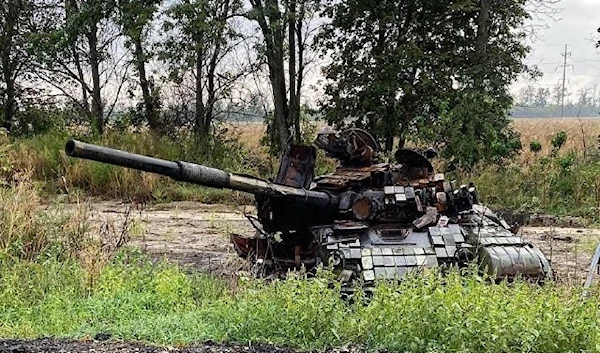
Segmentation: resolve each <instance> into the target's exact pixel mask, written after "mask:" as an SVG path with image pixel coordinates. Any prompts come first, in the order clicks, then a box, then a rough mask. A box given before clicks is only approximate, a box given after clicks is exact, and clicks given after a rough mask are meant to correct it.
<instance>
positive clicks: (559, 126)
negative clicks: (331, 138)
mask: <svg viewBox="0 0 600 353" xmlns="http://www.w3.org/2000/svg"><path fill="white" fill-rule="evenodd" d="M318 124H322V123H318ZM513 126H514V128H515V130H516V131H517V132H519V133H520V134H521V142H522V143H523V150H524V152H525V153H524V154H525V155H528V154H529V153H528V152H529V143H530V142H531V141H539V142H540V143H541V144H542V152H541V154H542V155H546V154H548V153H549V152H550V150H551V144H550V141H551V140H552V138H553V137H554V136H555V135H556V134H557V133H558V132H560V131H565V132H566V133H567V135H568V139H567V142H566V143H565V145H564V146H563V148H562V151H564V152H566V151H583V150H584V149H586V148H594V147H596V145H597V138H598V136H599V135H600V118H598V119H595V118H581V119H577V118H545V119H514V120H513ZM228 128H229V129H230V130H231V131H232V132H234V133H235V134H237V135H238V136H239V137H240V141H241V143H242V144H243V145H244V146H245V147H247V148H250V149H258V150H261V149H264V147H263V146H262V145H261V143H260V140H261V138H262V137H263V136H264V134H265V132H266V127H265V125H264V124H263V123H234V124H231V125H230V126H228Z"/></svg>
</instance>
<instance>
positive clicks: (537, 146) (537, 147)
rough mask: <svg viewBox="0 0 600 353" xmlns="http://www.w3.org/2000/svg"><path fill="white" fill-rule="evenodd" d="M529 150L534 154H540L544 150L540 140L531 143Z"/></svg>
mask: <svg viewBox="0 0 600 353" xmlns="http://www.w3.org/2000/svg"><path fill="white" fill-rule="evenodd" d="M529 150H530V151H531V152H533V153H536V154H537V153H539V152H540V151H541V150H542V143H541V142H540V141H538V140H535V141H531V142H530V143H529Z"/></svg>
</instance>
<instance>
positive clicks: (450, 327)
mask: <svg viewBox="0 0 600 353" xmlns="http://www.w3.org/2000/svg"><path fill="white" fill-rule="evenodd" d="M82 275H83V273H82V269H81V268H80V267H79V266H78V265H77V264H75V263H69V262H67V263H58V262H53V261H48V262H45V263H44V264H43V265H42V264H35V263H26V262H14V261H13V262H11V261H5V260H2V261H0V295H2V297H3V298H5V299H4V300H2V302H0V336H2V337H40V336H57V337H74V338H77V337H83V336H93V335H95V334H96V333H99V332H103V333H109V334H111V335H113V337H115V338H122V339H126V340H141V341H146V342H154V343H159V344H169V345H173V344H190V343H198V342H202V341H204V340H207V339H211V340H215V341H233V342H240V343H249V342H251V343H272V344H277V345H285V346H291V347H295V348H301V349H304V350H315V349H319V350H321V349H326V348H328V347H339V346H344V345H347V344H358V345H362V346H365V347H366V348H369V349H373V350H375V349H386V350H390V351H397V352H484V351H485V352H506V353H508V352H522V351H528V352H546V353H551V352H566V351H568V352H575V351H584V352H592V351H597V349H598V347H599V344H600V331H599V328H598V326H597V319H598V316H599V315H600V309H599V308H598V305H597V300H598V299H599V298H597V297H595V296H592V297H591V298H588V299H582V298H581V296H580V293H579V292H578V291H575V290H569V289H566V288H559V287H555V286H553V285H552V284H550V285H546V286H544V287H540V286H537V285H530V284H527V283H522V282H520V281H517V282H516V283H513V284H511V285H507V284H500V285H491V284H489V283H487V282H486V281H485V280H484V279H482V278H479V277H477V276H476V275H469V276H466V277H461V276H460V275H459V274H458V273H457V272H452V273H450V274H449V275H448V276H441V275H440V274H439V273H437V272H435V271H431V272H427V273H425V274H424V275H422V276H409V277H408V278H406V280H404V281H403V282H402V283H400V284H392V283H387V282H382V283H380V284H379V285H378V286H377V289H376V293H375V295H374V297H373V298H372V300H371V301H370V303H369V304H367V305H365V304H363V302H362V300H358V301H356V302H355V303H348V302H344V301H343V300H341V299H340V297H339V292H338V288H337V286H331V285H330V283H331V276H330V275H329V274H327V273H322V274H320V275H319V276H318V277H317V278H315V279H311V280H306V279H305V278H304V276H302V275H294V274H292V275H290V277H289V279H287V280H285V281H281V280H279V281H274V282H271V283H265V282H261V281H258V280H254V279H242V280H241V281H240V282H239V283H238V284H237V286H236V288H235V291H231V290H228V288H227V287H226V286H225V283H224V282H223V281H222V280H219V279H215V278H211V277H207V276H189V275H186V274H184V272H182V271H181V269H180V268H178V267H177V266H175V265H170V264H167V263H158V264H152V263H151V262H150V261H148V259H146V258H144V257H142V256H140V255H139V254H136V253H135V252H131V251H125V252H123V253H121V254H120V255H119V257H118V258H116V259H115V260H114V261H113V263H112V264H110V265H109V266H107V267H106V268H105V269H104V270H103V271H102V273H101V274H100V278H101V280H100V281H99V282H98V285H97V286H95V287H92V288H90V287H86V285H85V282H84V281H82V280H81V278H82ZM360 295H361V294H360V292H359V293H358V296H359V299H360Z"/></svg>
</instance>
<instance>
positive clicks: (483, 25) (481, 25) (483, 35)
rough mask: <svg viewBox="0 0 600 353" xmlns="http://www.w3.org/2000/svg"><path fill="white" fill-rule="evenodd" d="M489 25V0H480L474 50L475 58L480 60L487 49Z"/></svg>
mask: <svg viewBox="0 0 600 353" xmlns="http://www.w3.org/2000/svg"><path fill="white" fill-rule="evenodd" d="M489 26H490V0H481V2H480V6H479V16H477V39H476V41H475V51H476V53H477V59H478V60H482V59H484V56H485V54H486V51H487V43H488V40H489Z"/></svg>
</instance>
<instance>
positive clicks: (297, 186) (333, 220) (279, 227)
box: [66, 129, 600, 288]
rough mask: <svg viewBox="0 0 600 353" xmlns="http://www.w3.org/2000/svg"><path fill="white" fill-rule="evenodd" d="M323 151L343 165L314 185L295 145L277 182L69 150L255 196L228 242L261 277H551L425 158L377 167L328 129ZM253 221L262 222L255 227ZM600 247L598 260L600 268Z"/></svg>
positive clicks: (305, 150)
mask: <svg viewBox="0 0 600 353" xmlns="http://www.w3.org/2000/svg"><path fill="white" fill-rule="evenodd" d="M317 145H318V146H321V147H323V148H324V149H325V150H326V152H327V153H328V154H330V155H332V156H335V157H337V158H340V166H339V167H338V168H337V169H336V170H335V171H334V172H333V173H331V174H327V175H324V176H320V177H317V178H315V177H314V168H315V149H314V147H309V146H290V148H288V149H287V150H286V152H285V154H284V156H283V157H282V159H281V164H280V168H279V172H278V174H277V177H276V178H275V180H274V181H273V182H271V181H267V180H260V179H256V178H252V177H249V176H245V175H238V174H231V173H227V172H225V171H222V170H219V169H216V168H211V167H207V166H202V165H198V164H193V163H188V162H182V161H172V162H171V161H164V160H161V159H157V158H153V157H146V156H140V155H136V154H132V153H128V152H125V151H119V150H114V149H109V148H104V147H100V146H94V145H90V144H85V143H82V142H79V141H69V142H68V143H67V146H66V152H67V154H68V155H69V156H73V157H80V158H86V159H92V160H96V161H100V162H104V163H110V164H115V165H119V166H124V167H128V168H133V169H138V170H141V171H147V172H152V173H157V174H162V175H166V176H169V177H171V178H173V179H175V180H178V181H184V182H190V183H195V184H198V185H204V186H209V187H214V188H228V189H233V190H239V191H244V192H248V193H251V194H254V195H255V199H256V205H257V216H256V217H249V219H250V221H251V222H252V224H253V226H254V227H255V228H256V229H257V235H256V237H255V238H244V237H241V236H238V235H231V242H232V243H233V247H234V249H235V251H236V252H237V253H238V255H239V256H241V257H243V258H246V259H248V260H249V261H252V262H253V263H254V264H255V265H257V266H256V267H257V268H260V270H259V272H260V274H261V275H266V276H277V275H283V274H285V273H287V271H289V270H293V269H299V268H301V267H305V268H306V270H307V271H308V272H309V273H311V272H314V271H316V270H315V269H316V267H317V266H318V265H320V264H323V265H330V264H331V265H332V266H333V270H334V271H335V272H336V273H337V274H338V275H339V278H340V279H341V280H342V281H343V282H344V288H352V286H354V285H355V284H357V283H367V284H370V283H371V282H372V281H374V280H376V279H381V278H387V279H396V278H401V277H402V276H404V275H405V274H406V273H409V272H412V271H419V270H422V269H423V268H429V267H435V266H441V265H443V266H451V265H457V266H467V265H468V264H469V263H470V262H473V261H476V260H475V259H477V261H478V264H479V266H480V268H481V271H482V272H486V273H488V274H489V275H490V276H495V277H496V278H508V279H512V278H514V277H516V276H519V275H522V276H526V277H528V278H532V279H535V280H544V279H546V278H550V277H551V275H552V270H551V268H550V264H549V262H548V261H547V259H546V258H545V256H544V255H543V254H542V253H541V251H540V250H539V249H537V248H535V247H533V246H531V245H530V244H527V243H524V242H523V241H522V240H521V238H520V237H517V236H515V234H514V233H513V232H511V230H510V228H509V227H508V224H507V223H506V222H505V221H504V220H502V219H501V218H499V217H498V216H496V215H495V214H494V213H493V212H491V210H489V209H488V208H487V207H485V206H482V205H480V204H479V197H478V195H477V190H476V188H475V186H474V185H472V184H469V185H468V186H467V185H461V186H457V184H456V182H455V181H448V180H446V178H445V176H444V175H443V174H440V173H437V174H436V173H435V172H434V169H433V166H432V164H431V162H430V161H429V160H428V159H427V158H426V156H425V154H423V153H421V152H419V151H415V150H408V149H400V150H398V152H396V154H395V157H396V160H395V161H392V162H390V163H379V162H378V161H377V158H378V155H377V153H376V152H377V151H378V145H377V141H376V140H375V139H374V138H373V137H372V136H371V135H370V134H368V133H366V132H364V130H352V131H349V132H341V133H336V132H335V131H333V130H332V129H326V130H324V132H323V134H321V135H320V136H319V139H318V141H317ZM254 219H256V220H257V221H258V222H254ZM599 258H600V247H599V250H598V251H597V257H595V261H596V262H595V264H596V265H597V263H598V261H599V260H598V259H599Z"/></svg>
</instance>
